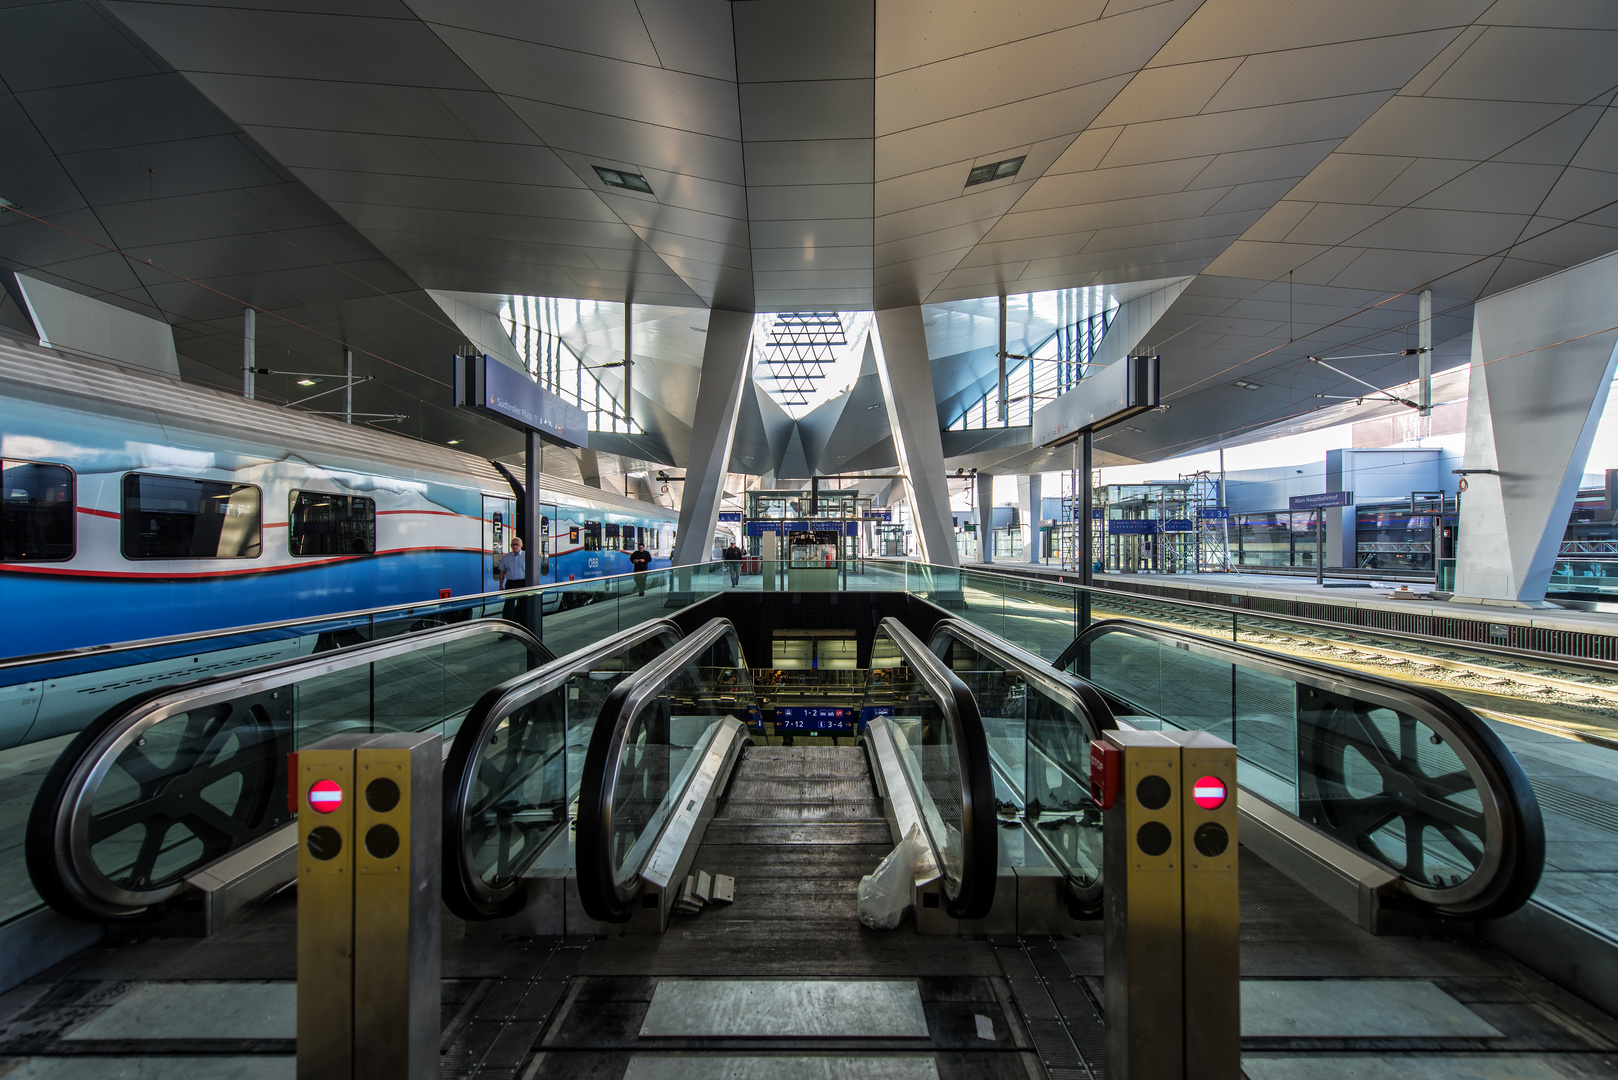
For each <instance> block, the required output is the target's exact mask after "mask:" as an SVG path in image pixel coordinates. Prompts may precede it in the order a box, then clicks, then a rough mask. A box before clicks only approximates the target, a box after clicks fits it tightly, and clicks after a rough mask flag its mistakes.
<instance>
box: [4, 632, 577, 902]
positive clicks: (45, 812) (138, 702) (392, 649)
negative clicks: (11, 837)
mask: <svg viewBox="0 0 1618 1080" xmlns="http://www.w3.org/2000/svg"><path fill="white" fill-rule="evenodd" d="M496 633H499V634H503V635H505V636H507V637H510V638H514V639H516V640H517V641H519V642H520V643H522V644H523V645H524V646H525V647H526V648H527V649H528V650H529V652H530V653H532V654H533V655H534V656H535V657H536V658H537V659H539V660H540V661H541V662H543V661H547V660H549V659H551V653H550V650H548V649H546V648H545V646H544V645H543V644H541V643H540V641H539V639H538V638H536V637H534V636H533V634H532V633H530V632H529V631H528V629H527V628H525V627H522V626H519V625H517V624H516V623H512V622H507V621H506V620H504V619H478V620H475V621H473V622H467V623H456V624H454V625H452V626H435V627H429V628H428V629H425V630H417V631H413V632H411V633H407V634H398V635H395V636H393V637H389V638H385V639H384V640H382V641H378V642H372V643H370V644H368V645H356V646H353V647H351V648H347V649H340V650H336V651H332V652H325V653H318V654H316V655H313V656H307V657H300V658H298V659H295V660H286V661H282V662H280V663H277V664H269V665H265V666H263V667H259V668H254V669H252V670H249V671H243V672H232V673H229V674H224V675H218V676H215V677H213V678H207V679H200V680H197V681H195V682H191V683H185V684H182V685H180V686H166V687H162V688H159V689H156V690H153V691H151V692H149V693H146V694H140V695H137V696H135V697H133V698H130V699H128V700H126V701H123V702H121V703H119V704H118V705H115V706H113V707H112V708H110V709H108V710H107V711H106V712H104V713H102V714H101V716H100V717H98V718H97V719H96V720H94V721H93V722H92V723H90V724H89V725H87V726H86V727H85V728H84V729H83V730H82V731H80V732H79V733H78V735H76V736H75V737H74V739H73V741H72V742H71V743H69V744H68V746H67V748H66V749H64V750H63V751H62V753H61V754H60V755H59V756H58V757H57V759H56V762H55V764H53V765H52V766H51V769H50V771H49V772H47V773H46V775H45V780H44V782H43V783H41V785H40V787H39V791H38V793H37V794H36V795H35V798H34V805H33V809H32V811H31V812H30V814H29V818H28V826H27V834H26V838H25V852H24V854H25V857H26V861H27V864H28V872H29V876H30V877H31V878H32V879H33V883H34V888H35V890H36V891H37V892H38V893H39V895H40V897H41V898H42V899H43V900H44V901H45V902H46V903H47V904H49V905H50V906H51V907H53V908H55V909H56V910H57V911H60V912H62V913H63V914H66V915H70V916H72V917H74V918H79V919H88V920H91V921H105V920H118V919H128V918H133V917H137V916H139V915H141V914H142V913H144V912H145V911H147V910H148V909H150V908H152V907H153V906H155V905H157V904H161V903H163V902H165V901H167V900H169V899H171V898H172V897H174V896H175V895H177V894H178V893H180V892H181V891H182V890H183V889H184V888H185V880H184V877H181V878H180V879H179V880H175V881H172V882H170V883H169V884H166V885H163V886H159V887H155V888H150V889H144V890H136V889H126V888H124V887H122V886H119V885H115V884H113V883H112V882H111V881H109V880H108V879H107V878H106V877H105V875H103V874H102V873H101V872H100V870H99V868H97V867H96V865H95V861H94V859H93V857H92V856H91V853H90V844H89V813H90V810H91V809H92V807H93V805H94V801H95V796H96V793H97V791H98V790H99V786H100V784H101V782H102V781H103V780H105V778H106V776H107V773H108V772H109V771H110V770H111V768H112V766H113V764H114V763H115V762H116V761H117V759H118V757H119V755H121V754H122V753H123V752H124V750H126V749H127V748H128V747H129V745H130V744H131V743H133V742H134V741H135V740H137V739H139V738H141V737H142V735H143V734H144V733H145V732H146V731H147V730H149V729H150V728H151V727H152V726H153V725H155V724H157V723H159V722H160V721H162V720H165V719H167V718H168V717H170V716H174V715H176V714H179V713H185V712H189V711H191V710H193V709H198V708H204V707H206V706H209V705H214V704H218V703H220V702H225V701H229V700H232V699H234V698H238V697H242V696H245V695H249V694H257V693H266V692H272V691H276V690H278V689H280V688H284V687H287V686H289V685H291V684H293V683H296V682H299V681H302V680H304V679H310V678H317V677H319V676H322V675H329V674H334V673H336V672H339V671H343V670H346V669H349V668H355V667H360V666H363V665H366V664H374V663H377V662H379V661H383V660H388V659H391V658H393V657H396V656H401V655H404V654H407V653H411V652H415V651H417V650H419V649H423V648H432V647H434V646H438V645H444V644H448V643H450V642H453V641H457V640H460V639H462V638H468V637H474V636H477V635H483V634H496ZM216 861H217V860H216ZM202 869H204V866H198V867H195V868H193V869H192V870H191V871H189V872H188V874H187V875H185V876H190V875H192V874H195V873H196V872H198V871H199V870H202Z"/></svg>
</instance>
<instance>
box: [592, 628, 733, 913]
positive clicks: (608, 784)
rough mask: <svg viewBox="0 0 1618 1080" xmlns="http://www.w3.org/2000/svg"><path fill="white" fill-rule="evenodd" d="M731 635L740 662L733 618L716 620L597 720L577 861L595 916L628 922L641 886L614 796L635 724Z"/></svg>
mask: <svg viewBox="0 0 1618 1080" xmlns="http://www.w3.org/2000/svg"><path fill="white" fill-rule="evenodd" d="M726 637H729V638H732V639H734V640H736V641H737V645H736V654H737V657H738V658H740V657H741V643H740V639H739V638H738V637H737V634H736V628H735V627H734V626H732V625H731V622H730V620H729V619H710V620H709V621H708V622H706V623H704V624H703V625H702V626H701V627H699V628H698V629H696V630H694V631H692V632H691V633H690V634H689V635H687V636H686V637H685V638H684V639H683V640H682V641H681V642H680V643H679V644H678V645H675V646H674V647H673V648H671V649H669V650H668V651H667V652H665V653H664V654H663V655H662V656H660V657H658V658H657V659H656V660H653V661H652V662H651V663H650V664H648V665H647V666H646V667H644V668H642V669H641V670H640V673H639V674H637V675H636V676H635V678H634V679H632V680H626V681H625V682H622V683H619V684H618V688H617V689H616V690H614V691H613V693H612V696H611V697H609V698H608V699H607V702H606V704H605V705H603V706H602V707H601V718H600V719H599V720H597V721H596V727H595V731H594V732H593V733H592V734H591V737H590V748H589V750H588V751H587V752H586V754H585V758H584V772H583V777H582V779H581V782H580V787H579V820H578V832H577V848H576V859H575V865H576V867H577V872H578V884H579V899H580V900H581V901H582V903H583V905H584V910H585V912H586V913H587V914H589V915H590V916H591V917H592V918H595V919H599V920H601V921H603V922H621V921H623V920H624V919H625V918H627V917H628V911H629V902H630V901H631V900H632V899H633V898H634V896H635V893H636V891H637V890H638V889H639V886H640V877H639V870H638V869H636V870H635V871H632V872H631V874H630V875H629V876H628V877H627V878H621V877H620V876H619V874H618V868H617V866H615V865H614V864H613V859H612V851H611V844H610V840H611V837H612V822H613V806H612V803H613V795H614V793H616V792H617V790H618V779H619V773H620V771H621V769H622V765H623V754H624V750H625V748H626V746H627V744H628V740H629V728H630V724H631V723H632V722H633V721H634V719H635V717H636V716H638V715H639V714H640V711H641V709H642V708H644V707H645V706H646V704H647V702H649V701H651V700H652V699H653V698H654V697H656V696H657V695H659V694H661V693H662V692H663V689H664V687H665V686H666V685H667V684H668V683H669V682H670V681H671V680H672V679H674V678H676V677H677V676H679V674H680V673H681V671H683V670H684V669H685V668H686V667H687V666H688V665H689V664H691V663H692V662H693V661H694V660H696V659H697V658H698V657H699V656H701V655H702V654H703V652H704V651H705V650H706V649H708V648H709V647H710V646H711V645H713V644H714V643H716V642H718V641H722V640H723V639H725V638H726ZM609 720H610V723H609Z"/></svg>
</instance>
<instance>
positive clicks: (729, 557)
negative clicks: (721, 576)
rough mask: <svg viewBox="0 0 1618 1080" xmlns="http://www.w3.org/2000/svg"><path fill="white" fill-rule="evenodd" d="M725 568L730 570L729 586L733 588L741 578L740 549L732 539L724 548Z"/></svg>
mask: <svg viewBox="0 0 1618 1080" xmlns="http://www.w3.org/2000/svg"><path fill="white" fill-rule="evenodd" d="M725 569H727V570H729V571H730V587H731V588H733V589H734V588H735V587H736V586H737V584H738V583H739V582H740V581H741V579H742V549H741V548H739V547H737V546H736V541H734V540H732V541H731V542H730V546H729V547H728V548H726V549H725Z"/></svg>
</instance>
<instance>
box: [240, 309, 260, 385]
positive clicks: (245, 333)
mask: <svg viewBox="0 0 1618 1080" xmlns="http://www.w3.org/2000/svg"><path fill="white" fill-rule="evenodd" d="M257 352H258V312H256V311H254V310H253V309H252V308H242V397H244V398H246V399H247V400H248V401H252V400H253V382H254V376H255V375H256V374H257V372H258V358H257Z"/></svg>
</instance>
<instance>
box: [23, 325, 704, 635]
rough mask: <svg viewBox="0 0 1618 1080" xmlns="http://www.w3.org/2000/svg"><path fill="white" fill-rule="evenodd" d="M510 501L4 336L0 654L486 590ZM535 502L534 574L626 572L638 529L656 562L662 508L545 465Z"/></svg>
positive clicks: (457, 465)
mask: <svg viewBox="0 0 1618 1080" xmlns="http://www.w3.org/2000/svg"><path fill="white" fill-rule="evenodd" d="M518 494H519V492H518V491H516V490H514V489H513V484H512V483H511V482H510V481H508V479H507V477H506V476H503V475H502V474H501V472H499V471H498V470H497V469H496V468H494V467H493V466H491V464H490V463H489V462H487V461H484V460H481V459H479V458H475V457H472V456H471V455H469V454H463V453H460V452H458V451H456V450H453V449H450V448H448V447H441V446H435V445H432V444H429V443H423V442H418V441H415V440H411V439H406V438H403V437H400V436H398V435H394V434H391V433H388V432H383V431H379V430H376V429H374V428H369V427H364V426H358V425H353V426H351V425H348V424H343V423H340V422H337V421H334V420H329V419H326V418H324V417H320V416H315V415H311V414H309V413H305V412H298V411H296V410H293V409H288V408H282V407H279V406H276V405H273V404H267V403H264V402H258V401H248V400H244V399H242V398H240V397H236V396H234V395H232V394H228V393H225V392H222V391H219V390H212V389H209V388H206V387H201V386H196V385H193V384H189V383H180V382H177V381H175V380H173V379H170V378H165V377H163V376H161V375H157V374H152V373H148V372H145V371H138V370H130V369H126V368H121V367H118V366H115V365H112V364H108V363H102V362H99V361H95V360H88V359H81V358H78V357H74V356H68V355H64V354H62V353H59V352H56V351H54V350H51V349H47V348H43V347H40V346H36V345H32V344H29V343H25V342H20V341H16V340H14V339H10V338H6V337H0V613H3V618H0V658H3V657H14V656H21V655H32V654H38V653H42V652H47V651H53V650H57V649H67V648H75V647H80V646H87V645H97V644H104V643H109V642H120V641H131V640H138V639H145V638H153V637H161V636H168V635H173V634H184V633H190V632H194V631H203V630H211V629H215V628H222V627H233V626H241V625H246V624H252V623H262V622H270V621H277V620H282V619H294V618H303V617H306V616H318V615H328V614H334V613H339V612H346V611H354V610H358V609H363V608H370V607H380V606H383V605H389V604H404V603H414V602H418V601H424V600H436V599H438V598H439V597H441V596H466V595H470V594H473V593H479V592H489V591H493V590H494V589H495V588H496V584H495V579H494V576H493V569H494V564H495V561H496V559H497V558H498V554H499V550H500V549H501V548H503V546H504V541H506V540H507V539H509V537H510V529H511V523H512V522H513V521H514V520H515V511H516V509H517V506H516V502H517V500H516V496H517V495H518ZM541 502H542V506H541V512H542V513H543V514H544V515H545V521H546V525H547V527H548V536H546V537H544V538H543V548H544V550H542V551H540V552H538V553H537V554H538V555H539V558H537V559H535V558H533V553H532V552H531V554H530V563H529V570H530V573H529V581H530V583H536V582H556V581H563V582H565V581H570V580H583V579H586V578H594V577H602V576H606V575H613V574H622V573H627V572H629V570H630V566H629V552H630V551H632V550H633V549H634V547H635V545H636V543H637V541H643V542H644V543H645V544H646V546H647V548H648V550H650V551H651V552H652V553H653V555H654V556H655V557H656V561H654V562H653V564H652V565H653V567H654V568H655V567H658V566H666V565H668V558H667V556H668V554H669V552H670V551H671V550H672V547H673V541H674V525H675V520H676V515H675V513H674V512H673V511H672V510H669V509H667V508H665V507H662V506H657V505H654V504H650V503H646V502H641V501H637V500H633V499H629V498H625V497H623V496H619V495H616V494H614V493H612V492H607V491H600V490H597V489H595V488H588V487H585V486H583V485H581V484H578V483H574V482H572V481H568V480H563V479H561V478H547V480H546V483H545V485H544V487H543V489H542V492H541ZM529 546H530V549H532V547H533V545H529ZM536 563H537V564H538V565H537V567H536V566H535V564H536ZM536 569H537V570H538V571H539V572H538V573H537V574H536V573H535V570H536Z"/></svg>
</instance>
